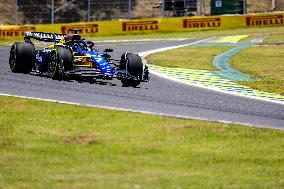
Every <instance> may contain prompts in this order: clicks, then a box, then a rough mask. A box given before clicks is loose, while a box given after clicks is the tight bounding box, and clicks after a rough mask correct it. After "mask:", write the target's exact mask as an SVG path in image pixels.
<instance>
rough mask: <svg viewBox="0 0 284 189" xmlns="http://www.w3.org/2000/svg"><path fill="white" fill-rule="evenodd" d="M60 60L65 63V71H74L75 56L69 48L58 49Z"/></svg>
mask: <svg viewBox="0 0 284 189" xmlns="http://www.w3.org/2000/svg"><path fill="white" fill-rule="evenodd" d="M56 50H57V55H58V60H59V61H63V66H64V71H70V70H72V69H73V54H72V51H71V50H70V49H69V48H67V47H56Z"/></svg>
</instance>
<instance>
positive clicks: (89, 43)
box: [86, 41, 95, 49]
mask: <svg viewBox="0 0 284 189" xmlns="http://www.w3.org/2000/svg"><path fill="white" fill-rule="evenodd" d="M86 44H87V46H88V47H89V48H90V49H92V48H93V47H94V45H95V44H94V42H92V41H86Z"/></svg>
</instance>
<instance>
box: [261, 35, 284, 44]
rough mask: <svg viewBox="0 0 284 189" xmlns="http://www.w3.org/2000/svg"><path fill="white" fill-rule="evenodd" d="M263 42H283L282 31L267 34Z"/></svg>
mask: <svg viewBox="0 0 284 189" xmlns="http://www.w3.org/2000/svg"><path fill="white" fill-rule="evenodd" d="M264 42H266V43H275V42H282V43H284V33H283V32H282V33H279V34H271V35H269V36H268V37H267V38H266V39H265V40H264Z"/></svg>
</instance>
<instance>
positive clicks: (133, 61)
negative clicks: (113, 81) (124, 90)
mask: <svg viewBox="0 0 284 189" xmlns="http://www.w3.org/2000/svg"><path fill="white" fill-rule="evenodd" d="M126 70H127V71H128V73H129V74H130V75H131V76H133V77H134V78H133V79H122V80H121V82H122V85H123V86H125V87H128V86H131V87H136V86H138V85H139V84H140V80H141V79H142V75H143V63H142V59H141V57H140V56H139V55H138V54H133V53H130V54H128V55H127V58H126Z"/></svg>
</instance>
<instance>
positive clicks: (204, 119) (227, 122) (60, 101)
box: [0, 93, 284, 130]
mask: <svg viewBox="0 0 284 189" xmlns="http://www.w3.org/2000/svg"><path fill="white" fill-rule="evenodd" d="M0 96H7V97H16V98H22V99H30V100H39V101H44V102H52V103H59V104H66V105H74V106H86V107H91V108H102V109H108V110H114V111H125V112H132V113H142V114H149V115H158V116H163V117H171V118H179V119H191V120H201V121H214V122H219V123H224V124H236V125H243V126H249V127H259V128H271V129H276V130H284V128H283V129H282V128H275V127H270V126H264V125H257V126H256V125H253V124H250V123H243V122H233V121H226V120H219V119H209V118H201V117H194V116H183V115H172V114H164V113H157V112H151V111H142V110H134V109H128V108H117V107H112V106H101V105H93V104H81V103H77V102H70V101H62V100H54V99H47V98H37V97H29V96H21V95H12V94H5V93H0Z"/></svg>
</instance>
